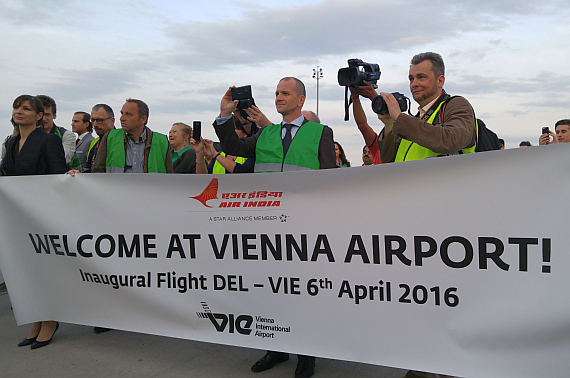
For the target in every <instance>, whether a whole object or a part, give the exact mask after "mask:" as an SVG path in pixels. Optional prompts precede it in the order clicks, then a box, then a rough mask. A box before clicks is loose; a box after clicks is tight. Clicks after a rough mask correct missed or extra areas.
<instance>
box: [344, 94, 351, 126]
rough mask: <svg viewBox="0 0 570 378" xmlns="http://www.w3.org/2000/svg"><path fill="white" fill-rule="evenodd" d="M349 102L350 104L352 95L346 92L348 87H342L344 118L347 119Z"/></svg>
mask: <svg viewBox="0 0 570 378" xmlns="http://www.w3.org/2000/svg"><path fill="white" fill-rule="evenodd" d="M350 104H352V97H350V95H349V94H348V87H344V120H345V121H348V119H349V118H350V117H349V114H348V108H349V107H350Z"/></svg>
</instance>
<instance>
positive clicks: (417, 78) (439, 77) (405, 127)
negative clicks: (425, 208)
mask: <svg viewBox="0 0 570 378" xmlns="http://www.w3.org/2000/svg"><path fill="white" fill-rule="evenodd" d="M444 75H445V65H444V63H443V59H442V57H441V55H439V54H436V53H433V52H426V53H421V54H418V55H416V56H414V57H413V58H412V61H411V66H410V71H409V75H408V79H409V80H410V91H411V92H412V96H413V98H414V100H415V101H416V102H417V103H418V105H419V109H418V110H419V112H418V114H417V115H416V116H415V117H413V116H410V115H408V114H404V113H402V111H401V110H400V106H399V104H398V101H397V100H396V99H395V98H394V96H393V95H392V94H390V93H381V94H380V95H381V96H382V98H383V99H384V101H385V102H386V104H387V106H388V111H389V114H390V118H392V119H393V120H394V123H393V126H392V130H391V131H390V130H385V131H384V138H383V140H382V141H380V142H379V143H380V151H381V160H382V162H383V163H384V162H393V161H396V162H398V161H408V160H420V159H425V158H428V157H434V156H447V155H454V154H462V153H471V152H475V145H476V141H477V136H476V129H477V128H476V123H475V113H474V111H473V108H472V107H471V104H469V102H468V101H467V100H466V99H464V98H463V97H460V96H453V97H451V96H449V95H448V94H447V93H446V92H445V91H444V90H443V84H444V83H445V76H444Z"/></svg>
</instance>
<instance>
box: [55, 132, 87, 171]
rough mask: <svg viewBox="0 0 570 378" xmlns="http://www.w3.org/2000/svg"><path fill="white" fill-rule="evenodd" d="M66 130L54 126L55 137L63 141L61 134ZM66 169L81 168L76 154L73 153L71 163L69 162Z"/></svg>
mask: <svg viewBox="0 0 570 378" xmlns="http://www.w3.org/2000/svg"><path fill="white" fill-rule="evenodd" d="M66 131H67V130H66V129H65V128H64V127H60V126H55V135H57V136H58V137H59V139H63V134H65V132H66ZM67 168H69V169H80V168H81V162H80V161H79V158H78V157H77V152H75V151H73V156H72V157H71V161H70V162H69V165H68V166H67Z"/></svg>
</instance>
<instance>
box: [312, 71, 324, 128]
mask: <svg viewBox="0 0 570 378" xmlns="http://www.w3.org/2000/svg"><path fill="white" fill-rule="evenodd" d="M322 78H323V69H322V68H319V66H317V68H313V79H317V117H318V116H319V80H320V79H322Z"/></svg>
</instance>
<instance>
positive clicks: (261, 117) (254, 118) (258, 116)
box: [245, 105, 272, 127]
mask: <svg viewBox="0 0 570 378" xmlns="http://www.w3.org/2000/svg"><path fill="white" fill-rule="evenodd" d="M245 112H246V113H247V115H248V117H247V119H248V120H250V121H251V122H255V124H256V125H257V126H259V127H265V126H269V125H272V123H271V121H270V120H269V119H268V118H267V117H266V116H265V114H263V112H262V111H261V110H259V108H258V107H257V106H255V105H252V106H251V107H249V108H247V109H245Z"/></svg>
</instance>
